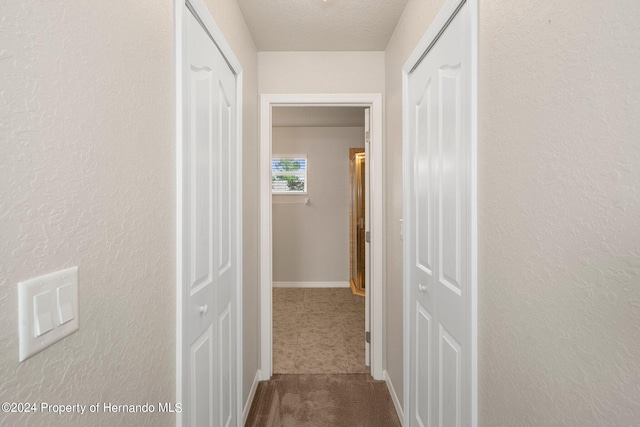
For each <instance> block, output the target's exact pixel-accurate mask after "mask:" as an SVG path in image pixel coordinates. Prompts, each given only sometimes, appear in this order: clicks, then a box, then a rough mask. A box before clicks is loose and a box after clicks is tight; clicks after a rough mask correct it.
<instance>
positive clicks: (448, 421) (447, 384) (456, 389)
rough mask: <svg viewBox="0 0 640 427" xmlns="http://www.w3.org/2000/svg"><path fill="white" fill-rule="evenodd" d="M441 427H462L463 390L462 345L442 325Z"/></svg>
mask: <svg viewBox="0 0 640 427" xmlns="http://www.w3.org/2000/svg"><path fill="white" fill-rule="evenodd" d="M439 341H440V342H439V345H440V367H439V370H440V378H439V384H438V385H439V394H440V411H439V412H440V422H439V424H438V425H439V426H440V427H449V426H452V427H453V426H455V427H460V420H461V415H462V414H461V412H460V411H461V406H460V405H461V401H462V390H461V388H460V376H461V372H460V364H461V361H460V359H461V350H462V349H461V347H462V346H461V345H460V344H459V343H458V342H457V341H456V339H455V338H453V336H451V334H449V333H448V332H447V331H446V330H445V329H444V328H443V327H442V325H440V338H439Z"/></svg>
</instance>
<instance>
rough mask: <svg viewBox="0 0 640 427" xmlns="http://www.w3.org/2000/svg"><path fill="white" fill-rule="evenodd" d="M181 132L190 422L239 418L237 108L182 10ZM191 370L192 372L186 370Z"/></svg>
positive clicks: (205, 43) (222, 64) (214, 54)
mask: <svg viewBox="0 0 640 427" xmlns="http://www.w3.org/2000/svg"><path fill="white" fill-rule="evenodd" d="M184 19H185V22H184V24H185V31H186V58H185V59H186V65H185V70H184V74H185V76H184V77H185V79H186V82H185V88H186V91H185V98H186V99H185V110H184V120H183V123H184V137H183V145H182V147H183V156H182V157H183V162H184V163H183V188H182V195H183V203H182V206H183V233H182V235H183V242H182V247H183V251H184V252H183V265H184V269H183V274H184V283H185V296H184V298H185V302H184V306H183V316H184V320H183V321H184V328H185V331H184V337H185V338H184V348H185V349H184V351H185V352H186V353H187V354H185V357H184V360H185V366H184V367H183V369H184V371H183V372H185V375H184V376H183V378H184V381H185V384H184V385H183V390H184V396H183V403H184V406H185V408H187V409H188V410H187V411H185V414H184V419H185V423H184V424H185V425H189V426H198V427H200V426H227V425H235V424H236V416H237V415H236V414H237V413H238V411H237V405H238V404H239V403H238V402H237V389H236V387H237V384H236V378H237V361H236V356H235V349H236V334H237V330H236V328H237V327H236V322H235V318H236V314H235V313H236V312H235V310H236V309H237V308H236V305H235V298H234V295H235V290H236V287H237V286H238V284H237V283H236V281H237V277H236V276H237V273H236V271H237V266H236V264H237V263H238V262H239V260H238V259H236V258H237V256H236V255H235V254H237V248H236V242H237V241H238V238H237V236H238V231H239V230H238V224H237V223H236V219H235V218H237V215H236V211H235V210H236V207H237V206H238V205H237V197H238V195H236V194H235V193H234V192H232V191H231V189H232V186H235V178H234V177H235V170H234V168H233V167H232V165H235V164H236V159H235V153H236V150H235V144H236V143H238V142H237V141H236V139H237V138H236V130H235V129H236V120H237V118H236V113H235V101H236V100H235V93H236V91H235V85H236V80H235V76H234V75H233V72H232V71H231V69H230V68H229V66H228V64H227V63H226V61H225V60H224V57H223V56H222V54H221V53H220V51H219V50H218V48H217V46H216V45H215V43H214V42H213V40H212V39H211V38H210V36H209V34H208V32H207V31H205V29H204V28H203V27H202V25H201V23H200V22H199V21H198V20H197V19H196V18H195V17H194V15H193V14H192V12H191V11H190V10H189V9H188V8H187V7H185V9H184ZM187 373H188V374H187Z"/></svg>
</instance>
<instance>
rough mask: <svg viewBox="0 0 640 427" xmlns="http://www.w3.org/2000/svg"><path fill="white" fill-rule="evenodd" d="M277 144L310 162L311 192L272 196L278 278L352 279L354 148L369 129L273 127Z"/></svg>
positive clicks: (275, 150) (275, 274)
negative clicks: (351, 151) (306, 202)
mask: <svg viewBox="0 0 640 427" xmlns="http://www.w3.org/2000/svg"><path fill="white" fill-rule="evenodd" d="M272 144H273V147H272V151H273V154H274V156H276V155H277V154H306V155H307V165H308V166H307V167H308V172H307V183H308V184H307V185H308V194H307V195H306V196H294V195H284V196H277V195H274V196H273V280H274V282H348V281H349V202H350V196H349V194H350V193H349V188H350V187H349V186H350V183H349V148H351V147H363V146H364V128H361V127H274V128H273V131H272ZM304 198H309V199H310V203H309V205H308V206H305V205H304V203H298V204H291V203H292V202H294V201H295V202H302V201H303V200H304Z"/></svg>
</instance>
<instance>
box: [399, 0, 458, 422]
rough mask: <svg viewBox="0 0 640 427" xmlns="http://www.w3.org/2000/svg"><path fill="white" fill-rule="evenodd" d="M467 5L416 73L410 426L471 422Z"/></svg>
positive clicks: (412, 84) (412, 90)
mask: <svg viewBox="0 0 640 427" xmlns="http://www.w3.org/2000/svg"><path fill="white" fill-rule="evenodd" d="M467 8H468V6H467V5H466V4H464V5H463V6H462V7H461V8H460V9H459V10H458V12H457V13H456V15H455V17H454V18H453V19H452V20H451V21H450V22H449V24H448V25H447V27H446V29H445V30H444V31H443V32H442V33H441V35H440V36H439V38H438V40H436V42H435V43H434V44H433V45H432V46H431V48H430V50H429V52H428V53H427V54H426V55H425V56H424V58H423V59H422V60H421V62H420V63H419V64H418V65H417V67H416V68H415V69H414V70H413V71H412V73H411V74H410V75H409V105H410V107H409V108H408V109H407V111H408V124H409V127H408V130H409V140H410V162H409V163H408V164H409V165H411V166H410V169H409V172H410V174H409V176H410V179H409V182H408V185H409V187H408V194H409V212H408V214H409V216H410V217H409V218H408V224H409V227H410V229H409V232H408V233H407V235H406V238H407V239H408V242H407V247H408V248H409V249H408V254H407V256H408V257H409V266H410V271H408V281H409V299H410V301H411V306H413V307H416V308H415V310H412V311H411V313H410V316H411V318H410V321H409V325H410V327H411V328H412V330H411V331H410V335H409V336H412V337H415V341H414V342H411V343H410V344H409V346H410V356H409V358H410V360H409V362H410V363H409V369H410V375H409V379H410V385H409V392H410V394H411V396H410V398H409V400H408V402H409V405H410V407H409V408H408V410H409V421H410V425H412V426H427V425H430V426H435V425H438V426H442V427H450V426H456V427H457V426H466V425H469V423H470V408H468V405H467V403H468V402H469V397H468V396H469V395H470V392H471V391H470V380H469V378H470V376H469V369H470V336H471V324H470V321H469V319H470V313H469V307H470V305H469V304H470V302H469V301H470V300H469V292H468V289H469V283H468V280H469V277H470V273H469V268H470V260H469V258H470V253H471V252H470V250H469V248H468V242H470V239H469V235H468V234H469V230H470V228H469V226H468V223H469V219H470V200H469V199H468V196H469V194H470V185H471V183H470V181H469V177H470V167H471V165H470V162H469V159H470V155H469V150H470V139H469V135H470V133H469V120H468V118H469V117H470V116H469V108H470V97H469V90H468V87H467V86H466V83H465V82H466V81H468V72H469V65H468V55H467V52H468V46H469V43H468V34H467V26H468V23H467V20H468V15H467Z"/></svg>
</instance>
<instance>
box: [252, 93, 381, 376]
mask: <svg viewBox="0 0 640 427" xmlns="http://www.w3.org/2000/svg"><path fill="white" fill-rule="evenodd" d="M303 106H316V107H369V108H371V143H370V144H371V153H372V155H371V156H370V157H371V159H370V160H369V161H370V171H371V172H370V173H371V178H372V179H371V188H370V191H369V194H370V200H371V205H370V206H371V224H370V231H371V249H370V254H371V258H370V259H371V269H370V270H371V313H370V318H371V322H370V332H371V346H370V348H371V375H372V376H373V378H375V379H377V380H382V379H384V378H383V369H384V360H383V357H384V354H383V348H384V332H385V331H384V297H383V280H384V240H385V236H384V228H383V225H384V224H383V212H384V181H383V177H384V163H383V159H384V157H383V147H384V145H383V135H382V117H383V115H382V94H380V93H356V94H263V95H261V99H260V187H259V188H260V378H261V380H263V381H264V380H268V379H269V378H271V374H272V370H273V354H272V351H273V342H272V289H273V273H272V268H273V264H272V263H273V253H272V251H273V245H272V221H271V207H272V205H271V128H272V124H271V118H272V116H271V109H272V107H303Z"/></svg>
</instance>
